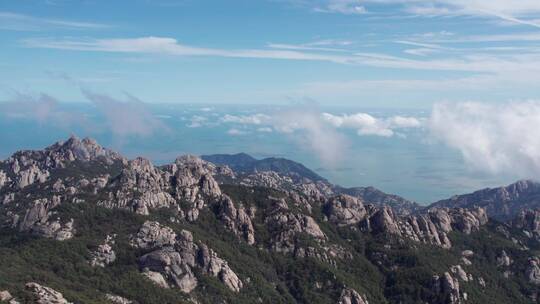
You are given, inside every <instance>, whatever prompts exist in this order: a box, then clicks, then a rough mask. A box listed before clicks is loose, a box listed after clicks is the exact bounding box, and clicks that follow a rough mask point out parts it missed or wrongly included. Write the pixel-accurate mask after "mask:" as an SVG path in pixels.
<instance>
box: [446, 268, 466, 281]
mask: <svg viewBox="0 0 540 304" xmlns="http://www.w3.org/2000/svg"><path fill="white" fill-rule="evenodd" d="M450 271H451V272H452V273H453V274H454V275H456V276H457V278H458V279H460V280H461V281H463V282H469V276H468V275H467V273H466V272H465V270H463V268H462V267H461V265H454V266H452V267H450Z"/></svg>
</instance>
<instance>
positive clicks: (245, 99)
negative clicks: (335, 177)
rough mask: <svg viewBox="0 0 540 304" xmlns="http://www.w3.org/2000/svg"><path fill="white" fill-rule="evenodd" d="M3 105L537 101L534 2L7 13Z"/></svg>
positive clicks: (0, 73)
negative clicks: (90, 96)
mask: <svg viewBox="0 0 540 304" xmlns="http://www.w3.org/2000/svg"><path fill="white" fill-rule="evenodd" d="M0 43H1V45H2V52H1V56H0V100H9V99H10V98H12V97H13V95H14V94H17V93H20V92H23V93H30V94H38V93H46V94H49V95H51V96H54V97H55V98H57V99H58V100H60V101H65V102H82V101H86V99H85V97H84V96H83V94H81V91H80V87H81V86H82V87H85V88H88V89H92V90H94V91H99V92H103V93H107V94H110V95H112V96H122V95H123V94H124V93H126V92H127V93H129V94H130V95H133V96H136V97H138V98H140V99H141V100H143V101H145V102H148V103H229V104H236V103H252V104H287V103H291V102H296V101H302V100H314V101H316V102H318V103H319V104H322V105H352V106H356V107H370V108H373V107H387V108H430V107H431V105H432V104H434V103H436V102H441V101H447V102H448V101H450V102H452V101H481V102H490V103H491V102H493V103H500V102H506V101H509V100H531V99H538V98H539V95H540V86H539V85H538V79H539V78H538V73H539V72H540V2H538V1H536V0H519V1H518V0H514V1H511V0H489V1H488V0H467V1H465V0H432V1H428V0H422V1H421V0H393V1H390V0H365V1H362V0H316V1H303V0H289V1H287V0H273V1H271V0H268V1H264V0H261V1H253V0H251V1H204V0H203V1H190V0H183V1H182V0H158V1H150V0H148V1H145V0H138V1H97V0H96V1H90V0H88V1H69V0H27V1H5V0H1V1H0Z"/></svg>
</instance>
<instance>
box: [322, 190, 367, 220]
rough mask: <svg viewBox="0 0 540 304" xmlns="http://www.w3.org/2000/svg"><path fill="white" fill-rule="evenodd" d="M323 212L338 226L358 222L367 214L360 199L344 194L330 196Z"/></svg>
mask: <svg viewBox="0 0 540 304" xmlns="http://www.w3.org/2000/svg"><path fill="white" fill-rule="evenodd" d="M324 212H325V214H326V215H327V216H328V219H329V220H330V221H331V222H333V223H336V224H338V225H340V226H348V225H355V224H358V223H359V222H360V221H361V220H363V219H364V218H365V216H366V214H367V211H366V208H365V207H364V204H363V203H362V201H361V200H360V199H358V198H356V197H352V196H349V195H346V194H341V195H338V196H335V197H332V198H330V199H329V200H328V202H327V203H326V205H325V207H324Z"/></svg>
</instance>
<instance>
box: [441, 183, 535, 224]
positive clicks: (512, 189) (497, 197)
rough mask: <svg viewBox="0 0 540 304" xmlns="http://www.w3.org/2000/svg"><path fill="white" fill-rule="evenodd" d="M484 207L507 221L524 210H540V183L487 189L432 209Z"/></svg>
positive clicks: (456, 196) (446, 200) (494, 215)
mask: <svg viewBox="0 0 540 304" xmlns="http://www.w3.org/2000/svg"><path fill="white" fill-rule="evenodd" d="M474 206H478V207H484V208H486V211H487V213H488V215H489V216H490V217H493V218H496V219H499V220H506V219H510V218H512V217H514V216H516V215H517V214H519V213H520V212H521V211H522V210H525V209H536V208H540V183H538V182H535V181H531V180H522V181H518V182H516V183H513V184H511V185H508V186H505V187H498V188H486V189H482V190H478V191H475V192H473V193H469V194H463V195H455V196H453V197H451V198H449V199H445V200H441V201H438V202H435V203H433V204H432V205H431V206H430V207H451V208H455V207H460V208H471V207H474Z"/></svg>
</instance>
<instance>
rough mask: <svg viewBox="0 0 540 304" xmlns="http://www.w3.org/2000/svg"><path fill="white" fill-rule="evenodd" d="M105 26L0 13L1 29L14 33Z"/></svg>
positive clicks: (105, 26) (100, 27) (104, 26)
mask: <svg viewBox="0 0 540 304" xmlns="http://www.w3.org/2000/svg"><path fill="white" fill-rule="evenodd" d="M107 27H109V26H108V25H105V24H98V23H91V22H79V21H70V20H61V19H48V18H37V17H32V16H28V15H22V14H16V13H12V12H2V11H0V29H2V30H12V31H41V30H45V29H50V28H62V29H103V28H107Z"/></svg>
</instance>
